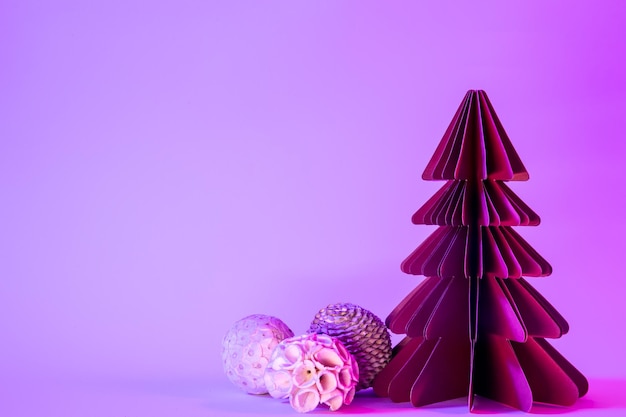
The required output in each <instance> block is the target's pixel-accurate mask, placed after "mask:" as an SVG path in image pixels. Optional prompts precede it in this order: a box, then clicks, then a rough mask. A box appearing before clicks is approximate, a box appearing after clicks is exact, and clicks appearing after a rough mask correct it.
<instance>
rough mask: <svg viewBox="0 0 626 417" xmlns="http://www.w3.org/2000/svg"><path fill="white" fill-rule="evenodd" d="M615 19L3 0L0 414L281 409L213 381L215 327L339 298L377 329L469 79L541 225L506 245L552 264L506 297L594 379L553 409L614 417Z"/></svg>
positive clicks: (597, 9)
mask: <svg viewBox="0 0 626 417" xmlns="http://www.w3.org/2000/svg"><path fill="white" fill-rule="evenodd" d="M625 22H626V4H625V3H623V2H620V1H613V2H610V1H606V2H592V1H588V2H566V1H560V2H542V1H524V2H496V1H491V2H483V1H479V2H449V1H445V2H434V1H433V2H409V1H406V2H372V1H358V2H357V1H342V2H331V1H321V2H287V1H284V2H252V1H240V2H229V1H213V2H205V1H176V2H174V1H172V2H166V1H157V2H148V1H137V0H130V1H117V0H116V1H101V2H84V1H78V0H67V1H49V2H37V1H33V0H22V1H5V2H3V3H2V5H0V60H1V61H0V335H1V336H0V387H1V388H2V389H0V415H11V416H30V415H38V414H41V413H42V412H44V411H45V412H46V413H47V414H46V415H54V416H56V415H63V416H84V415H100V414H98V413H102V414H101V415H151V416H159V415H182V412H181V410H183V411H184V414H185V415H230V414H228V413H229V412H230V413H231V414H232V415H238V413H241V414H242V415H243V414H246V412H247V411H246V410H249V409H255V410H257V411H258V412H259V413H262V412H263V411H262V410H263V407H269V408H267V409H266V411H265V412H266V413H268V415H273V414H275V413H289V412H290V409H289V406H288V405H285V404H280V403H275V402H274V401H271V400H267V399H266V400H265V401H260V399H257V398H248V397H247V396H245V395H244V394H240V393H239V392H237V391H233V390H235V388H234V387H231V386H230V385H229V384H228V382H227V381H226V380H225V377H223V375H222V370H221V362H220V343H221V338H222V336H223V334H224V333H225V332H226V330H227V329H228V328H229V326H230V325H231V324H232V323H233V322H234V321H235V320H237V319H239V318H241V317H243V316H245V315H248V314H251V313H266V314H271V315H275V316H278V317H280V318H282V319H283V320H284V321H285V322H287V324H288V325H290V327H291V328H292V329H293V330H294V331H295V332H296V333H302V332H304V330H305V329H306V328H307V327H308V324H309V322H310V320H311V319H312V317H313V315H314V314H315V312H316V311H317V310H318V309H319V308H321V307H323V306H325V305H327V304H329V303H333V302H339V301H346V302H353V303H357V304H360V305H362V306H364V307H366V308H368V309H370V310H372V311H373V312H375V313H376V314H378V315H379V316H381V317H383V318H384V317H385V316H386V315H387V314H388V313H389V312H390V311H391V309H392V308H393V307H394V306H395V305H396V304H397V303H398V302H399V301H400V300H401V299H402V297H403V296H404V295H405V294H406V293H408V292H409V291H410V290H411V289H412V288H413V287H414V286H415V285H417V284H418V283H419V281H420V278H419V277H414V276H409V275H405V274H403V273H401V272H400V270H399V264H400V262H401V261H402V260H403V259H404V257H405V256H407V255H408V254H409V253H410V252H411V251H412V250H413V249H414V248H415V247H416V246H417V245H418V244H419V243H421V241H422V240H423V239H424V238H425V237H426V236H427V235H428V234H429V233H430V232H431V231H432V229H431V228H429V227H427V226H415V225H412V224H411V222H410V217H411V215H412V213H413V212H414V211H415V210H416V209H417V208H419V207H420V206H421V204H422V203H424V202H425V201H426V199H427V198H429V197H430V196H431V195H432V194H433V193H434V192H435V191H436V190H437V189H438V188H439V187H440V186H441V185H442V183H440V182H426V181H422V180H421V178H420V176H421V173H422V170H423V169H424V167H425V165H426V163H427V161H428V159H429V158H430V156H431V155H432V153H433V151H434V149H435V147H436V145H437V143H438V142H439V140H440V138H441V136H442V135H443V132H444V131H445V128H446V127H447V125H448V123H449V122H450V120H451V118H452V116H453V114H454V111H455V110H456V108H457V106H458V105H459V103H460V101H461V99H462V98H463V96H464V94H465V92H466V90H468V89H470V88H472V89H484V90H486V91H487V93H488V94H489V97H490V99H491V101H492V103H493V105H494V107H495V109H496V111H497V113H498V115H499V116H500V119H501V121H502V122H503V124H504V127H505V129H506V130H507V132H508V134H509V136H510V137H511V140H512V141H513V144H514V146H515V147H516V149H517V151H518V153H519V154H520V156H521V158H522V160H523V162H524V163H525V165H526V167H527V169H528V170H529V172H530V175H531V179H530V181H528V182H525V183H510V186H511V188H512V189H513V190H514V191H515V192H516V193H518V194H519V195H520V196H521V197H522V198H523V199H524V200H525V201H526V202H527V203H528V204H529V205H530V206H531V208H533V209H534V210H535V211H537V213H538V214H539V215H540V216H541V217H542V224H541V225H540V226H539V227H536V228H532V227H525V228H522V227H520V228H518V229H517V230H518V231H519V232H520V234H521V235H522V236H524V237H525V238H526V239H527V240H528V241H529V242H530V243H531V244H532V245H533V246H534V247H535V248H536V249H537V250H538V251H539V252H540V253H541V254H542V255H543V256H545V257H546V259H548V260H549V261H550V262H551V263H552V265H553V267H554V274H553V275H552V276H550V277H548V278H542V279H530V282H531V284H533V285H534V286H535V287H537V288H538V289H539V290H540V292H541V293H542V294H543V295H545V296H546V297H547V299H548V300H549V301H551V302H552V303H553V304H554V305H555V307H557V309H559V311H560V312H561V313H562V314H563V315H564V316H565V317H566V318H567V319H568V321H569V323H570V325H571V331H570V333H569V334H567V335H565V336H564V337H563V338H562V339H560V340H557V341H554V345H556V346H557V348H558V349H559V350H560V351H561V352H562V353H563V354H564V355H565V356H566V357H567V358H568V359H569V360H570V361H571V362H572V363H574V364H575V365H576V366H577V367H578V368H579V369H580V370H581V371H582V372H583V373H585V374H586V375H587V376H588V377H589V378H590V379H591V383H592V385H591V392H590V394H589V396H588V399H586V400H583V402H582V404H584V406H578V408H575V409H573V410H571V412H573V413H578V414H581V413H583V414H584V413H585V412H591V411H593V413H594V414H593V415H598V414H597V413H598V412H599V411H598V409H596V410H586V409H588V408H590V407H596V408H603V409H604V412H605V414H606V415H609V414H610V413H612V412H615V413H617V414H615V415H621V414H622V413H623V412H624V409H625V408H626V404H625V403H624V402H623V401H622V402H620V401H619V400H617V399H615V398H617V397H615V396H614V395H613V393H617V392H619V391H623V389H624V386H625V384H626V382H624V381H625V380H626V360H625V359H624V352H625V351H626V332H625V330H624V327H625V326H624V317H626V302H624V293H625V291H624V288H625V284H624V279H625V278H626V272H625V268H624V260H625V259H626V244H625V236H626V220H625V216H624V205H625V204H626V187H625V186H624V181H623V176H624V169H623V167H624V161H625V160H626V144H625V143H626V141H625V137H624V136H625V135H624V127H623V124H624V117H625V116H626V77H625V76H624V74H625V73H626V41H625V39H626V24H625ZM594 381H595V384H594ZM611 381H613V382H611ZM55 390H56V391H55ZM2 396H3V397H4V398H3V397H2ZM34 398H37V400H34ZM68 398H71V399H72V400H71V401H69V400H67V399H68ZM46 399H47V400H46ZM371 401H372V403H373V404H374V403H375V402H374V400H371ZM584 401H586V402H584ZM270 403H271V405H269V404H270ZM247 404H252V405H249V406H248V405H247ZM262 404H263V405H262ZM265 404H268V405H265ZM375 404H380V403H375ZM3 407H5V408H6V410H5V411H6V412H4V413H3V412H2V411H3V410H2V408H3ZM247 407H248V408H247ZM250 407H251V408H250ZM372 407H373V408H372V409H368V410H369V412H370V413H372V412H376V413H381V414H385V413H387V411H386V410H391V411H393V410H395V411H398V410H400V411H412V410H406V409H404V408H402V407H406V405H402V406H400V408H398V407H399V406H396V405H393V406H390V405H388V404H387V403H384V404H383V405H376V406H372ZM385 407H388V408H385ZM279 409H280V410H282V411H278V410H279ZM259 410H261V411H259ZM353 410H357V409H356V408H355V409H353ZM372 410H374V411H372ZM459 410H461V411H459V412H463V411H462V410H464V408H463V407H460V408H459ZM357 411H358V410H357ZM391 411H390V412H391ZM179 412H181V413H179ZM425 412H427V411H425ZM431 412H432V410H431ZM124 413H126V414H124ZM435 413H436V411H435Z"/></svg>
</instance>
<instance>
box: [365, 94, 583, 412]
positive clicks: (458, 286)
mask: <svg viewBox="0 0 626 417" xmlns="http://www.w3.org/2000/svg"><path fill="white" fill-rule="evenodd" d="M422 177H423V179H425V180H445V181H446V183H445V185H444V186H443V187H442V188H441V189H440V190H439V191H438V192H437V193H436V194H435V195H434V196H433V197H432V198H430V200H428V201H427V202H426V204H424V206H423V207H422V208H420V209H419V210H418V211H417V212H416V213H415V214H414V215H413V218H412V221H413V223H415V224H427V225H438V226H439V227H438V228H437V229H436V230H435V231H434V233H432V234H431V235H430V236H429V237H428V238H426V240H425V241H424V242H423V243H422V244H421V245H420V246H419V247H418V248H417V249H416V250H415V251H414V252H413V253H411V254H410V255H409V256H408V258H406V259H405V260H404V262H403V263H402V271H404V272H406V273H408V274H414V275H424V276H426V279H424V280H423V281H422V282H421V283H420V284H419V285H418V286H417V287H416V288H415V289H414V290H413V291H412V292H411V293H410V294H409V295H408V296H407V297H405V299H404V300H402V302H401V303H400V304H399V305H398V306H397V307H396V308H395V309H394V310H393V311H392V312H391V314H389V316H388V317H387V320H386V325H387V327H389V329H390V330H391V331H392V332H394V333H397V334H406V337H405V338H404V339H403V340H402V341H401V342H400V343H399V344H398V345H397V346H396V347H395V348H394V356H393V358H392V360H391V362H390V363H389V364H388V365H387V367H385V368H384V369H383V370H382V371H381V372H380V373H379V374H378V376H377V378H376V380H375V382H374V391H375V393H376V394H378V395H380V396H388V397H389V398H390V399H391V400H392V401H396V402H405V401H410V402H411V403H412V404H413V405H414V406H416V407H418V406H423V405H427V404H432V403H435V402H440V401H445V400H450V399H454V398H459V397H467V398H468V404H469V408H470V410H476V408H479V405H478V403H475V402H474V399H475V396H481V397H485V398H488V399H491V400H495V401H498V402H500V403H503V404H506V405H508V406H511V407H514V408H518V409H521V410H524V411H529V410H530V408H531V407H532V404H533V401H535V402H540V403H548V404H555V405H571V404H573V403H574V402H575V401H576V399H577V398H579V397H581V396H583V395H584V394H585V393H586V392H587V388H588V385H587V380H586V379H585V377H584V376H583V375H582V374H581V373H580V372H579V371H578V370H576V368H574V367H573V366H572V365H571V364H570V363H569V362H568V361H567V360H566V359H565V358H564V357H563V356H561V355H560V354H559V353H558V352H557V351H556V349H554V348H553V347H552V346H551V345H550V344H548V342H547V341H546V340H545V338H558V337H561V336H562V335H563V334H565V333H566V332H567V331H568V324H567V322H566V321H565V319H564V318H563V317H562V316H561V315H560V314H559V313H558V312H557V311H556V309H555V308H554V307H553V306H552V305H550V303H549V302H548V301H547V300H546V299H545V298H544V297H542V296H541V295H540V294H539V292H537V291H536V290H535V289H534V288H533V287H531V286H530V284H529V283H528V282H527V281H526V280H525V279H524V278H523V277H524V276H527V277H542V276H547V275H549V274H550V273H551V272H552V268H551V266H550V264H548V262H547V261H546V260H545V259H544V258H543V257H541V255H539V254H538V253H537V252H536V251H535V250H534V249H533V248H532V247H531V246H530V245H529V244H528V243H527V242H526V241H525V240H524V239H523V238H522V237H521V236H520V235H519V234H518V233H517V232H515V231H514V230H513V228H512V226H535V225H537V224H539V217H538V216H537V214H535V212H533V211H532V210H531V209H530V208H529V207H528V206H527V205H526V204H525V203H524V202H523V201H522V200H521V199H520V198H519V197H518V196H517V195H516V194H515V193H513V191H512V190H511V189H510V188H509V187H508V186H507V185H506V184H505V182H504V181H524V180H527V179H528V173H527V172H526V168H525V167H524V165H523V164H522V161H521V160H520V158H519V156H518V155H517V152H516V151H515V149H514V148H513V146H512V144H511V142H510V140H509V138H508V136H507V134H506V133H505V131H504V129H503V127H502V125H501V123H500V121H499V120H498V117H497V116H496V113H495V112H494V109H493V107H492V105H491V103H490V102H489V99H488V98H487V95H486V94H485V92H484V91H474V90H470V91H468V93H467V95H466V96H465V99H464V100H463V102H462V103H461V105H460V107H459V109H458V110H457V112H456V114H455V115H454V118H453V120H452V122H451V123H450V126H449V127H448V129H447V130H446V132H445V134H444V136H443V139H442V140H441V143H440V144H439V146H438V147H437V150H436V151H435V154H434V155H433V157H432V158H431V160H430V162H429V163H428V166H427V167H426V170H425V171H424V174H423V176H422Z"/></svg>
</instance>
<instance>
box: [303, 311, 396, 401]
mask: <svg viewBox="0 0 626 417" xmlns="http://www.w3.org/2000/svg"><path fill="white" fill-rule="evenodd" d="M309 333H322V334H327V335H328V336H332V337H336V338H337V339H339V340H340V341H341V343H343V344H344V346H345V347H346V349H348V352H350V353H351V354H352V355H353V356H354V357H355V358H356V361H357V363H358V364H359V373H360V377H359V383H358V385H357V387H356V389H357V390H362V389H365V388H369V387H370V386H371V385H372V382H373V380H374V377H375V376H376V374H378V372H380V371H381V370H382V369H383V368H384V367H385V365H387V363H388V362H389V360H390V359H391V338H390V337H389V332H388V331H387V327H385V324H384V323H383V322H382V320H380V319H379V318H378V317H377V316H376V315H375V314H374V313H372V312H370V311H368V310H366V309H364V308H362V307H360V306H358V305H355V304H349V303H339V304H330V305H329V306H328V307H326V308H323V309H321V310H320V311H319V312H318V313H317V314H316V315H315V318H314V319H313V322H312V323H311V327H310V328H309Z"/></svg>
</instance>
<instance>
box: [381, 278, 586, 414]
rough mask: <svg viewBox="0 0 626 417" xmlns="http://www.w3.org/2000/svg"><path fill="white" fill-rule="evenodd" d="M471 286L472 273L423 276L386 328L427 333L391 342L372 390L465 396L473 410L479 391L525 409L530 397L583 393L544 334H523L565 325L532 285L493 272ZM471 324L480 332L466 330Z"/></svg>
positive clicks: (556, 331)
mask: <svg viewBox="0 0 626 417" xmlns="http://www.w3.org/2000/svg"><path fill="white" fill-rule="evenodd" d="M473 280H476V279H475V278H474V279H473ZM476 288H477V289H478V291H475V293H473V292H474V290H472V286H470V279H465V278H447V279H446V278H439V277H429V278H427V279H425V280H424V281H423V282H422V283H421V284H420V285H419V286H418V287H417V288H416V289H415V290H414V291H413V292H411V294H409V295H408V296H407V297H406V298H405V299H404V300H403V301H402V303H401V304H400V305H399V306H398V307H397V308H396V310H394V312H392V313H391V314H390V315H389V317H388V319H387V325H388V327H389V328H390V329H391V330H392V331H394V332H397V333H404V331H401V332H398V331H397V330H399V329H403V330H405V331H406V333H407V334H418V335H419V334H423V335H425V336H414V337H410V336H409V337H405V338H404V339H403V340H402V342H400V343H399V344H398V345H397V346H396V347H395V348H394V356H393V358H392V360H391V362H390V363H389V365H387V367H386V368H385V369H383V370H382V371H381V372H380V374H379V375H378V377H377V378H376V381H375V382H374V392H375V393H376V394H377V395H379V396H384V397H389V398H390V399H391V400H392V401H395V402H406V401H410V402H411V404H413V405H414V406H416V407H419V406H424V405H428V404H432V403H436V402H440V401H446V400H450V399H454V398H459V397H467V398H468V404H469V407H470V409H472V410H475V409H476V408H475V403H474V396H475V395H479V396H482V397H485V398H489V399H492V400H495V401H498V402H501V403H503V404H506V405H509V406H511V407H514V408H518V409H520V410H523V411H529V410H530V408H531V407H532V404H533V401H535V402H541V403H549V404H554V405H562V406H567V405H571V404H573V403H574V402H575V401H576V399H578V398H579V397H581V396H582V395H584V394H585V393H586V392H587V388H588V386H587V381H586V379H585V377H584V376H583V375H582V374H581V373H580V372H578V371H577V370H576V369H575V368H574V367H573V366H572V365H571V364H570V363H569V362H568V361H567V360H566V359H565V358H564V357H563V356H561V355H560V354H559V353H558V352H557V351H556V350H555V349H554V348H553V347H552V346H551V345H550V344H549V343H548V342H547V341H546V340H545V339H544V338H543V337H540V336H528V333H529V332H532V333H534V334H542V335H545V336H546V337H559V336H560V335H561V334H562V333H563V332H564V331H567V323H566V322H565V320H564V319H563V318H562V317H561V315H560V314H559V313H558V312H557V311H556V310H555V309H554V307H552V306H551V305H550V304H549V303H548V302H547V301H546V300H545V299H544V298H543V297H541V295H539V293H537V291H536V290H535V289H534V288H532V287H531V286H530V285H529V284H528V283H527V282H526V281H525V280H524V279H519V280H515V279H506V280H504V279H497V278H482V279H479V280H478V285H477V286H476ZM468 295H469V296H468ZM471 300H476V301H475V303H473V304H472V307H471V308H470V301H471ZM406 311H413V314H411V315H408V314H402V313H403V312H406ZM472 311H475V312H476V313H477V314H475V315H473V314H472ZM472 316H474V318H473V325H472V326H469V325H468V324H469V323H470V320H471V317H472ZM479 317H482V319H480V320H478V318H479ZM470 328H473V329H475V332H476V333H478V335H479V336H477V337H474V338H472V337H470V336H469V332H470ZM493 333H507V336H508V338H507V337H502V336H496V335H494V334H493ZM472 339H474V340H472ZM515 340H519V342H516V341H515Z"/></svg>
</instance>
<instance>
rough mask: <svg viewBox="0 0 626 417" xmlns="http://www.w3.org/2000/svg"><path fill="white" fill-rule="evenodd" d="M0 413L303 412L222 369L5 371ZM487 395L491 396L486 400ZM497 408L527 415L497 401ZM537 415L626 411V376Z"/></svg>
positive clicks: (363, 410) (361, 402) (444, 408)
mask: <svg viewBox="0 0 626 417" xmlns="http://www.w3.org/2000/svg"><path fill="white" fill-rule="evenodd" d="M0 387H1V388H2V389H1V390H0V415H3V416H11V417H32V416H43V415H45V416H46V417H57V416H58V417H84V416H89V417H118V416H119V417H134V416H150V417H161V416H163V417H164V416H185V417H194V416H205V417H206V416H223V417H230V416H252V415H255V416H279V415H298V413H296V412H295V411H294V410H293V409H292V408H291V407H290V405H289V404H288V403H287V402H286V401H281V400H276V399H273V398H271V397H269V396H267V395H260V396H257V395H248V394H245V393H243V392H240V391H239V390H238V389H237V388H235V387H234V386H233V385H231V384H230V382H229V381H228V380H227V379H226V378H225V377H224V376H223V375H217V374H216V375H202V374H196V375H159V376H155V375H152V376H148V375H144V376H131V375H125V376H124V375H120V376H106V377H105V376H98V375H93V376H82V377H70V376H64V377H60V376H52V375H49V376H39V377H33V376H26V375H13V376H7V375H4V376H2V377H0ZM483 401H485V400H483ZM416 410H417V409H415V408H412V407H410V405H408V404H405V403H401V404H396V403H392V402H390V401H389V400H388V399H386V398H378V397H376V396H374V395H373V393H372V392H371V390H365V391H362V392H360V393H358V394H357V397H356V398H355V400H354V402H353V403H352V404H351V405H350V406H345V407H343V408H341V409H340V410H339V411H336V412H330V411H329V410H327V409H326V408H324V407H322V406H320V407H319V408H317V409H316V410H315V411H313V412H311V413H309V414H310V415H317V414H331V413H332V414H333V415H340V414H349V415H354V414H366V415H367V416H370V417H374V416H387V415H413V413H415V412H416ZM485 412H486V413H488V414H492V415H500V414H501V415H522V414H525V413H522V412H520V411H517V410H512V409H509V408H506V407H503V406H500V405H498V404H495V403H487V410H486V411H485ZM445 414H457V415H463V414H469V412H468V410H467V406H466V404H465V402H464V401H463V400H461V399H459V400H454V401H450V402H447V403H441V404H437V405H434V406H430V407H423V408H420V409H419V415H421V416H441V415H445ZM531 414H565V415H571V416H577V417H579V416H599V417H608V416H625V415H626V379H600V378H596V379H593V378H590V390H589V393H588V394H587V395H586V396H585V397H583V398H582V399H580V400H579V401H578V402H577V403H576V404H575V405H574V406H572V407H568V408H561V407H548V406H535V407H534V408H533V410H532V411H531Z"/></svg>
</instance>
